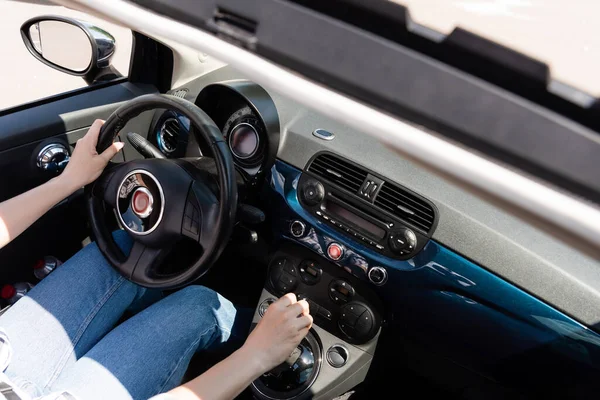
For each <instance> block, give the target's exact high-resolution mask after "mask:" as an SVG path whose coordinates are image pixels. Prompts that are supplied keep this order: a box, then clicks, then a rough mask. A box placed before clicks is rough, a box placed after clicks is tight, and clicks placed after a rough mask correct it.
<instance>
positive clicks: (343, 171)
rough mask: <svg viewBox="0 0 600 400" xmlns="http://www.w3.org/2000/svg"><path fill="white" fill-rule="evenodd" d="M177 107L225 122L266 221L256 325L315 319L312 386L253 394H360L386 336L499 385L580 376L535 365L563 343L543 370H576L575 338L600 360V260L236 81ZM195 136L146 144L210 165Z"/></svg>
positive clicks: (167, 121)
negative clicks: (289, 304) (598, 327)
mask: <svg viewBox="0 0 600 400" xmlns="http://www.w3.org/2000/svg"><path fill="white" fill-rule="evenodd" d="M173 93H175V94H179V93H182V96H184V97H185V98H186V99H188V100H190V101H192V102H194V103H195V104H196V105H198V106H199V107H200V108H202V109H203V110H204V111H205V112H206V113H207V114H208V115H210V116H211V118H212V119H213V120H214V121H215V123H216V124H217V126H218V127H219V128H220V129H221V131H222V133H223V136H224V138H225V139H226V141H227V143H228V145H229V147H230V149H231V152H232V155H233V157H234V161H235V164H236V168H237V170H238V172H239V173H240V175H241V176H242V177H243V179H244V182H245V183H246V184H247V185H252V186H256V189H257V190H256V191H255V192H256V193H257V194H258V193H260V196H257V197H255V198H257V199H258V198H260V203H259V205H260V207H261V208H262V209H264V210H265V211H266V212H265V213H266V214H268V215H269V217H270V218H268V224H267V225H268V228H267V229H269V230H270V231H271V232H270V234H269V235H268V238H269V246H268V247H269V256H268V260H267V264H268V267H267V269H268V270H267V277H266V281H265V285H264V288H263V291H262V294H261V296H260V301H259V304H258V306H257V309H256V311H255V315H254V322H258V321H259V320H260V318H261V317H262V313H264V310H265V307H267V306H268V304H270V302H272V301H273V300H274V299H275V298H276V297H278V296H280V295H281V294H283V293H285V292H288V291H293V292H295V293H296V294H297V296H298V297H302V298H305V299H306V300H307V301H309V304H310V305H311V313H312V312H314V314H315V325H314V328H313V330H312V331H314V332H313V334H312V335H309V336H311V337H310V338H309V339H307V341H306V343H303V345H302V346H303V347H302V349H303V350H302V357H300V358H299V360H300V359H304V356H306V359H305V360H304V361H307V360H310V362H309V363H308V364H310V365H311V367H310V368H309V369H310V373H308V372H307V371H309V369H307V370H306V371H305V372H307V373H306V374H304V375H303V376H304V378H303V379H305V380H302V379H301V380H300V381H298V379H300V378H299V377H298V376H293V379H291V380H292V381H294V382H295V383H293V382H291V381H288V382H284V383H282V382H281V379H279V378H278V377H281V376H285V374H284V373H283V371H278V372H277V373H271V374H267V376H265V377H263V378H264V379H263V378H261V379H260V380H258V381H256V382H255V383H254V384H253V390H254V392H255V394H256V395H257V397H259V398H265V399H266V398H269V399H284V398H285V399H288V398H294V399H300V398H309V397H314V398H324V399H325V398H331V396H333V395H334V394H335V393H337V394H339V393H342V392H343V391H344V390H347V389H349V388H351V387H353V385H355V384H356V383H357V382H361V381H362V380H364V378H365V376H366V373H367V371H368V370H369V366H370V364H371V362H372V361H373V355H374V354H375V348H376V347H377V343H378V342H379V340H380V337H381V332H382V329H383V327H384V326H386V325H387V326H391V327H393V329H395V331H394V332H402V334H403V335H406V336H408V337H410V338H411V339H413V340H418V341H419V342H421V343H426V351H427V352H432V353H439V354H441V355H443V357H445V358H448V359H452V360H453V361H454V362H456V363H458V364H460V365H463V366H466V368H467V369H468V370H473V371H479V372H482V373H483V374H484V375H485V374H487V375H489V376H492V377H494V378H498V379H502V378H503V377H504V378H505V377H506V376H502V375H499V374H498V371H511V372H510V375H511V377H510V378H511V380H514V379H518V377H519V376H527V373H526V370H527V369H528V368H529V369H533V368H535V369H538V370H539V369H540V368H541V369H543V370H544V373H541V372H540V373H539V375H540V376H544V374H551V373H553V371H562V372H561V373H564V377H566V378H568V377H569V376H570V375H569V374H568V373H567V371H564V370H563V369H561V368H560V367H556V368H554V367H553V366H552V365H550V364H549V365H547V366H540V365H539V364H536V360H538V358H537V357H533V358H532V359H531V360H529V359H527V358H526V357H525V356H523V355H524V354H530V350H531V349H532V348H535V350H536V351H542V350H539V349H540V348H542V347H543V346H544V345H546V344H547V341H548V337H560V338H561V339H560V340H561V342H560V343H554V345H556V346H558V347H557V348H561V350H559V353H560V354H559V353H557V352H555V351H554V350H552V348H553V346H554V345H553V346H549V350H548V348H547V349H546V350H543V351H548V353H546V354H545V356H547V357H550V358H552V359H558V358H560V357H562V356H565V355H566V357H567V359H566V360H564V361H565V363H564V365H566V364H567V362H571V361H573V358H572V357H571V356H570V355H569V354H570V353H571V351H570V350H569V348H562V347H561V346H562V344H561V343H564V344H565V345H567V346H568V343H569V340H570V339H569V340H567V339H566V338H567V336H569V335H565V334H564V332H577V333H576V334H577V335H584V336H586V337H587V338H588V339H589V340H586V344H582V342H577V346H580V345H583V346H586V351H587V352H589V353H590V354H592V353H595V352H596V351H597V349H596V348H595V346H594V345H593V344H594V343H600V341H599V339H598V337H597V336H596V335H595V334H594V333H593V331H591V330H589V329H587V328H585V327H584V326H583V325H580V324H579V322H577V320H578V321H581V322H584V323H587V324H588V326H593V325H594V324H595V323H596V322H597V321H598V320H600V311H599V310H600V307H595V305H598V304H599V302H598V301H595V300H594V299H596V293H595V292H594V290H593V285H592V286H590V285H586V284H585V280H582V277H584V278H585V277H589V276H595V275H594V274H595V273H596V272H595V271H597V268H598V265H597V262H595V261H594V260H592V259H590V258H588V257H587V256H585V255H584V254H582V253H579V252H577V251H576V250H574V249H571V248H568V247H567V246H565V245H563V244H562V243H561V242H558V241H557V240H555V239H554V238H552V237H550V236H548V235H546V234H545V233H544V232H543V231H542V230H539V229H537V228H535V227H532V226H529V225H527V224H525V223H523V222H521V221H520V220H518V219H517V218H515V217H514V216H511V215H508V214H506V213H505V212H503V211H502V210H500V209H498V208H496V207H494V206H493V205H492V204H489V203H487V202H485V201H483V200H481V199H480V198H477V197H474V196H472V195H470V194H469V193H467V192H465V191H464V190H462V189H461V188H460V187H457V186H455V185H454V184H452V182H448V181H445V180H443V179H441V178H439V177H437V176H435V175H433V174H430V173H429V172H428V171H426V170H424V169H422V168H420V167H419V166H417V165H415V164H413V163H412V162H411V160H408V159H405V158H403V157H401V156H399V155H398V154H397V153H395V152H394V151H393V150H392V149H390V148H388V147H386V146H385V144H382V143H380V142H378V141H374V140H373V139H372V138H371V137H370V136H368V135H366V134H363V133H362V132H361V131H360V127H353V126H347V125H345V124H343V123H339V122H337V121H333V120H330V119H328V118H324V117H322V116H320V115H319V114H318V113H316V112H315V111H313V110H309V109H307V108H304V107H302V106H300V105H299V104H297V103H296V102H294V101H291V100H289V99H287V98H284V97H282V96H280V95H279V94H277V92H276V91H275V90H269V91H268V92H267V91H266V90H265V89H263V88H261V87H260V86H258V85H256V84H254V83H252V82H250V81H248V80H245V79H243V77H241V76H239V74H238V73H237V72H236V71H235V70H233V69H231V68H229V67H222V68H219V69H217V70H215V71H213V72H211V73H208V74H206V75H204V76H201V77H200V78H197V79H196V80H193V81H191V82H189V83H188V84H186V85H185V87H182V88H177V90H176V91H174V92H173ZM175 126H176V127H175ZM173 133H175V134H173ZM193 133H194V132H193V127H190V126H189V121H186V120H185V119H184V118H181V116H178V115H176V114H174V113H172V112H169V111H164V110H162V111H160V112H158V113H157V114H156V115H155V118H154V121H153V124H152V127H151V129H150V131H149V139H150V140H151V141H153V142H154V143H155V144H156V145H157V146H159V148H160V149H161V151H162V152H163V154H165V155H166V156H168V157H177V156H182V155H183V156H187V157H197V156H200V155H207V154H208V151H209V149H205V148H204V147H203V144H202V143H195V138H194V136H195V135H194V134H193ZM574 287H576V288H577V289H576V290H575V289H573V288H574ZM520 288H526V290H527V292H525V291H524V290H522V289H520ZM588 300H592V301H588ZM557 310H561V311H568V313H567V314H563V313H562V312H560V311H557ZM567 315H571V316H576V317H577V320H574V319H571V318H569V317H568V316H567ZM361 318H365V320H363V319H361ZM365 321H367V322H365ZM473 321H477V323H476V324H474V323H473ZM550 321H551V322H550ZM467 327H468V328H467ZM489 327H495V328H494V329H489ZM505 327H510V329H508V328H505ZM307 338H308V337H307ZM489 343H496V344H498V345H497V346H490V345H489ZM465 344H467V345H465ZM309 356H310V357H309ZM311 357H312V358H311ZM308 364H306V365H308ZM294 365H295V366H296V367H298V365H296V364H294ZM306 365H304V367H306ZM298 368H300V367H298ZM490 368H496V369H492V370H490ZM282 374H283V375H282ZM290 376H291V375H290ZM349 376H352V379H349ZM296 378H298V379H296ZM555 382H557V387H567V386H566V385H560V384H559V382H560V380H559V379H556V380H555ZM527 385H529V386H531V385H530V384H529V382H528V383H527ZM539 385H540V386H543V385H544V383H543V382H539ZM309 387H310V390H309V389H308V388H309ZM283 392H285V395H283V396H282V393H283ZM333 392H335V393H333Z"/></svg>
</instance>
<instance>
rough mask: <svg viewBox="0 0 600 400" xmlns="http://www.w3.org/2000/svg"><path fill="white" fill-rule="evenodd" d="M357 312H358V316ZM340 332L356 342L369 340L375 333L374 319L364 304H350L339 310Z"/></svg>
mask: <svg viewBox="0 0 600 400" xmlns="http://www.w3.org/2000/svg"><path fill="white" fill-rule="evenodd" d="M357 312H360V314H358V313H357ZM340 313H341V314H340V315H341V316H340V319H339V322H338V325H339V327H340V330H341V331H342V332H343V333H345V334H346V335H347V336H349V337H350V338H351V339H354V340H356V341H358V342H365V341H367V340H369V339H371V338H372V337H373V335H374V333H375V327H376V325H375V318H374V316H373V312H372V311H371V310H370V309H369V307H368V306H367V305H366V304H361V303H357V302H350V303H347V304H345V305H343V306H342V307H341V309H340Z"/></svg>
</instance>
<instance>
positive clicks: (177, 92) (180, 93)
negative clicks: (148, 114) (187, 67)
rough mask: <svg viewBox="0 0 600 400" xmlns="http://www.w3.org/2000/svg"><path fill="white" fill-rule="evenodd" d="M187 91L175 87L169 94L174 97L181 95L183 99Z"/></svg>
mask: <svg viewBox="0 0 600 400" xmlns="http://www.w3.org/2000/svg"><path fill="white" fill-rule="evenodd" d="M187 92H188V90H187V89H176V90H173V91H172V92H171V95H173V96H175V97H181V98H182V99H184V98H185V95H186V94H187Z"/></svg>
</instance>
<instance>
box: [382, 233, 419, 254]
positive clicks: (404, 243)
mask: <svg viewBox="0 0 600 400" xmlns="http://www.w3.org/2000/svg"><path fill="white" fill-rule="evenodd" d="M388 244H389V246H390V250H392V252H394V253H396V254H409V253H410V252H412V251H413V250H414V249H415V248H416V247H417V236H416V235H415V233H414V232H413V231H411V230H410V229H408V228H404V229H401V230H399V231H397V232H394V233H392V234H391V235H390V237H389V238H388Z"/></svg>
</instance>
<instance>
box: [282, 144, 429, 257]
mask: <svg viewBox="0 0 600 400" xmlns="http://www.w3.org/2000/svg"><path fill="white" fill-rule="evenodd" d="M297 192H298V199H299V201H300V204H302V206H303V207H304V208H305V209H306V210H307V211H309V212H310V213H311V214H312V215H314V216H315V217H317V218H318V219H319V220H321V221H322V222H323V223H324V224H326V225H329V226H331V227H332V228H334V229H335V230H337V231H339V232H342V233H343V234H344V235H346V236H348V237H349V238H350V239H352V240H355V241H358V242H360V243H361V244H363V245H366V246H368V247H370V248H372V249H373V250H375V251H377V252H379V253H381V254H383V255H386V256H388V257H392V258H397V259H401V260H404V259H409V258H411V257H412V256H414V255H415V254H416V253H417V252H418V251H420V250H421V249H422V248H423V246H424V245H425V244H426V243H427V240H429V237H430V234H431V232H432V231H433V229H434V227H435V224H436V223H437V215H436V211H437V210H435V206H433V204H431V203H430V202H429V201H428V200H426V199H423V198H421V197H420V196H418V195H416V194H414V193H412V192H409V191H408V190H407V189H404V188H401V187H400V186H398V185H396V184H393V183H391V182H388V181H386V180H385V178H382V177H379V176H377V175H376V174H374V173H372V172H370V171H367V170H366V169H364V168H362V167H359V166H356V165H354V164H351V163H350V162H348V161H346V160H344V159H342V158H340V157H338V156H334V155H332V154H331V153H319V154H318V155H317V156H316V157H314V158H313V160H312V161H311V163H309V167H308V168H307V170H306V171H304V172H303V173H302V175H301V177H300V180H299V182H298V191H297ZM426 213H427V214H426ZM430 215H431V216H430ZM428 218H429V219H428ZM293 233H294V232H293V230H292V234H293Z"/></svg>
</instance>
